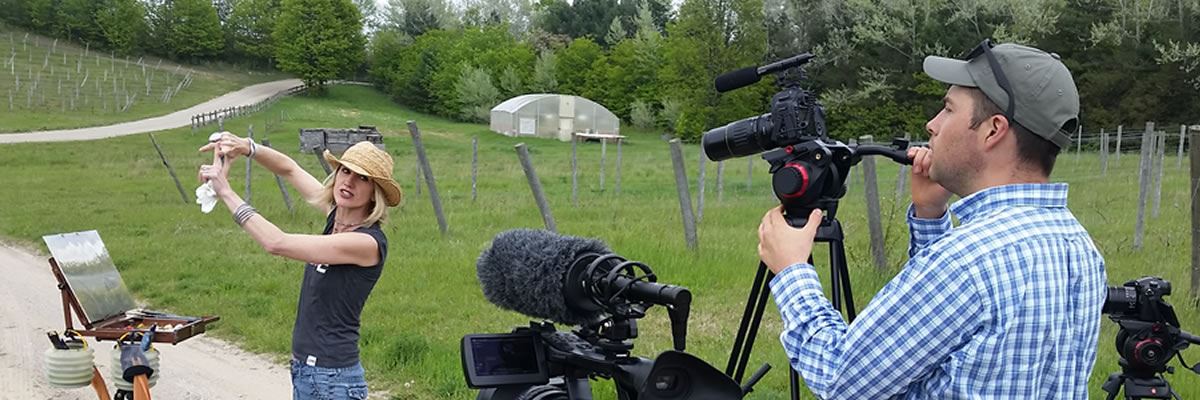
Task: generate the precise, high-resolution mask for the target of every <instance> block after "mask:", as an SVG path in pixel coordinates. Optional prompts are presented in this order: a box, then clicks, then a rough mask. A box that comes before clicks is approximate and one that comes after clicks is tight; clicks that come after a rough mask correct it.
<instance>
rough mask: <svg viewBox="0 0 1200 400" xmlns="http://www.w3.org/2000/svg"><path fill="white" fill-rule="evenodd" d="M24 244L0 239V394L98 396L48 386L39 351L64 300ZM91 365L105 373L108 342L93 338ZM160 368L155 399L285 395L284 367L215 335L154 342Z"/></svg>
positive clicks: (56, 326) (58, 321)
mask: <svg viewBox="0 0 1200 400" xmlns="http://www.w3.org/2000/svg"><path fill="white" fill-rule="evenodd" d="M47 258H48V257H47V256H38V255H34V254H32V253H30V252H29V251H26V250H23V249H17V248H13V247H8V246H4V245H2V244H0V272H2V273H3V278H0V388H3V389H0V398H5V399H64V400H74V399H78V400H95V399H96V394H95V392H94V391H93V390H92V389H91V388H90V387H86V388H80V389H55V388H51V387H49V385H48V384H47V383H46V379H45V377H44V376H43V372H42V357H43V356H42V352H44V351H46V349H48V348H50V342H49V340H47V339H46V331H48V330H56V331H60V332H61V331H62V330H63V316H62V305H61V304H62V302H61V300H60V297H59V295H58V291H57V289H56V288H55V281H54V278H53V277H52V276H51V274H50V269H49V266H48V264H47V263H46V260H47ZM88 343H89V344H91V345H92V346H95V348H96V365H97V366H98V367H100V370H101V371H102V372H103V373H105V374H106V376H105V380H106V381H107V382H108V386H109V390H110V391H115V390H116V389H115V388H114V387H113V384H112V379H111V378H109V377H108V376H107V374H109V372H108V368H109V357H111V356H112V355H111V353H109V352H110V351H111V350H112V342H104V343H100V344H97V343H96V341H94V340H91V339H88ZM157 347H158V349H159V351H161V352H162V354H161V357H162V358H161V366H160V369H161V371H160V372H161V374H162V375H159V376H160V379H159V381H158V384H157V386H155V387H154V388H153V389H151V394H152V395H153V396H154V398H156V399H172V400H190V399H197V400H198V399H206V400H221V399H256V400H257V399H290V398H291V396H292V389H291V378H290V375H289V372H288V369H287V368H286V366H284V365H278V364H275V363H272V362H270V361H269V360H267V359H266V358H264V357H262V356H258V355H255V354H250V353H247V352H244V351H241V350H238V349H237V348H236V347H234V346H232V345H230V344H228V343H226V342H224V341H221V340H217V339H213V338H209V337H205V336H200V337H197V338H192V339H188V340H187V341H184V342H183V343H181V344H179V345H175V346H171V345H159V346H157Z"/></svg>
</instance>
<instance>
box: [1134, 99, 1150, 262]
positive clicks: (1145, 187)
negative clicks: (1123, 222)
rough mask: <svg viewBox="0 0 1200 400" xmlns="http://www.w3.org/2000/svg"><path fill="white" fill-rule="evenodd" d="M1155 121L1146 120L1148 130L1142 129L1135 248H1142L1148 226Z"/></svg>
mask: <svg viewBox="0 0 1200 400" xmlns="http://www.w3.org/2000/svg"><path fill="white" fill-rule="evenodd" d="M1153 138H1154V123H1153V122H1146V130H1145V131H1142V152H1141V157H1140V158H1141V160H1139V162H1138V204H1137V222H1136V223H1135V224H1134V227H1133V249H1134V250H1141V249H1142V234H1143V230H1145V228H1146V198H1147V197H1149V194H1150V180H1151V171H1152V170H1153V166H1152V164H1153V163H1154V161H1153V159H1154V153H1153V152H1152V150H1153V147H1154V142H1153V140H1154V139H1153Z"/></svg>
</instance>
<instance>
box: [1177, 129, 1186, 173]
mask: <svg viewBox="0 0 1200 400" xmlns="http://www.w3.org/2000/svg"><path fill="white" fill-rule="evenodd" d="M1186 141H1187V125H1183V124H1180V125H1179V153H1178V154H1176V155H1175V169H1183V142H1186Z"/></svg>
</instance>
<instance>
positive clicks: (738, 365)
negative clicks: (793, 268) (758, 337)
mask: <svg viewBox="0 0 1200 400" xmlns="http://www.w3.org/2000/svg"><path fill="white" fill-rule="evenodd" d="M767 274H768V270H767V265H766V264H763V263H762V262H761V261H760V262H759V263H758V273H757V274H755V275H754V283H753V284H751V286H750V296H749V297H748V298H747V299H746V310H745V311H743V312H742V321H741V324H740V325H739V326H738V333H737V338H736V339H734V343H733V350H732V351H731V352H730V353H729V363H728V364H727V365H726V367H725V375H728V376H730V377H733V379H734V381H736V382H741V381H742V379H741V375H742V374H743V373H744V372H745V370H746V360H747V359H748V357H747V356H748V355H749V354H750V349H749V346H747V348H745V349H743V348H742V346H743V345H746V344H747V343H752V342H753V341H754V334H753V333H751V334H750V337H749V338H747V337H746V335H747V332H748V331H750V330H754V331H757V330H758V324H759V323H760V322H761V321H762V313H761V312H759V313H758V317H757V318H755V317H754V315H755V312H754V310H755V309H756V306H757V303H759V301H758V298H759V297H761V296H760V294H759V291H760V290H762V288H763V287H765V286H766V284H765V282H766V280H767ZM758 308H761V307H758ZM751 325H753V326H754V328H753V329H751V328H750V326H751ZM735 375H736V377H735Z"/></svg>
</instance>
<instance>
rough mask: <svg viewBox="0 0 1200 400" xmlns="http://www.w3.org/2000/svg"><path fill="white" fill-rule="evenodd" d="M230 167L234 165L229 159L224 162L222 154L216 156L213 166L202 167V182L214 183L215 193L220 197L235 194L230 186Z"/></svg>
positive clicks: (214, 156)
mask: <svg viewBox="0 0 1200 400" xmlns="http://www.w3.org/2000/svg"><path fill="white" fill-rule="evenodd" d="M230 165H232V163H230V162H229V160H228V159H225V160H222V159H221V157H220V154H214V155H213V163H212V164H206V165H201V166H200V182H210V183H212V188H213V191H215V192H217V195H218V196H223V195H225V194H229V193H233V188H231V187H230V186H229V166H230Z"/></svg>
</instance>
